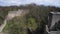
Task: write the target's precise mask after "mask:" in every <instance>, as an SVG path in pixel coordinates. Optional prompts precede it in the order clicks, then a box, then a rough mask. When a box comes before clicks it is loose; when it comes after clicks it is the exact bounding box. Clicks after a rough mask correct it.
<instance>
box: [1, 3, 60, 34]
mask: <svg viewBox="0 0 60 34" xmlns="http://www.w3.org/2000/svg"><path fill="white" fill-rule="evenodd" d="M18 9H23V10H29V13H28V14H26V15H24V16H21V17H15V18H13V19H12V20H9V21H8V22H7V25H6V26H5V28H4V30H3V32H7V31H8V33H9V34H44V30H45V25H46V24H47V20H48V19H47V17H48V15H49V12H56V11H57V12H60V8H59V7H54V6H44V5H36V4H27V5H20V6H0V22H1V21H2V23H0V25H1V24H3V21H4V19H5V17H6V15H7V14H8V12H9V11H17V10H18Z"/></svg>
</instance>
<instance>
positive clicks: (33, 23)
mask: <svg viewBox="0 0 60 34" xmlns="http://www.w3.org/2000/svg"><path fill="white" fill-rule="evenodd" d="M27 26H28V27H29V28H30V29H31V30H32V31H34V30H36V28H37V23H36V20H35V18H32V17H30V18H28V24H27Z"/></svg>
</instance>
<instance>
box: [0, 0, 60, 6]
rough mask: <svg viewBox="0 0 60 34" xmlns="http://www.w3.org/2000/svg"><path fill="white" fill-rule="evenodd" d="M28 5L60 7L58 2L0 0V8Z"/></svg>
mask: <svg viewBox="0 0 60 34" xmlns="http://www.w3.org/2000/svg"><path fill="white" fill-rule="evenodd" d="M30 3H35V4H37V5H45V6H56V7H60V0H0V6H14V5H16V6H19V5H25V4H30Z"/></svg>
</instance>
